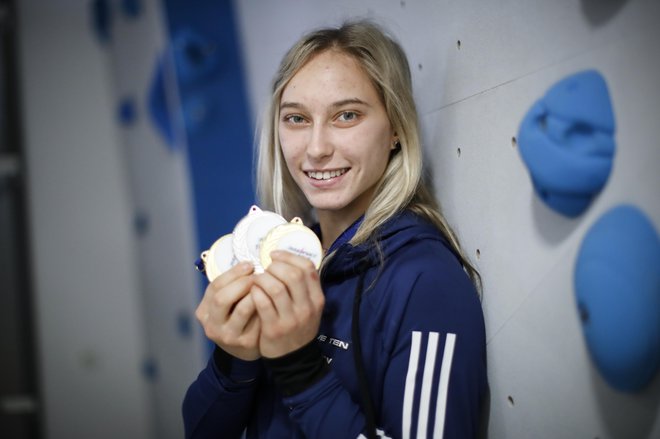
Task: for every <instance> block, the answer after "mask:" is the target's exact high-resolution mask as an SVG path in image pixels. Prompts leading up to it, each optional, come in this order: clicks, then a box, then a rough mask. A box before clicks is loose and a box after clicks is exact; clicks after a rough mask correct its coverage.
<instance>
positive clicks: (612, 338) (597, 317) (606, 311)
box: [574, 205, 660, 392]
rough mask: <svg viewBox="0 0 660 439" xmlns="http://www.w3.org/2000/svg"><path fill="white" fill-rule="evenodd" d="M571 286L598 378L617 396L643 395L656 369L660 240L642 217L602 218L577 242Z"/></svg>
mask: <svg viewBox="0 0 660 439" xmlns="http://www.w3.org/2000/svg"><path fill="white" fill-rule="evenodd" d="M574 282H575V295H576V301H577V307H578V313H579V316H580V320H581V323H582V329H583V332H584V337H585V340H586V342H587V346H588V348H589V352H590V354H591V358H592V360H593V361H594V363H595V365H596V367H597V368H598V370H599V372H600V374H601V375H602V376H603V378H604V379H605V381H607V383H609V384H610V385H611V386H612V387H613V388H615V389H617V390H620V391H623V392H635V391H638V390H641V389H643V388H644V387H645V386H646V385H647V384H648V383H649V382H650V381H651V380H652V379H653V377H654V376H655V375H656V374H657V372H658V369H659V368H660V238H659V237H658V234H657V232H656V231H655V229H654V227H653V224H652V223H651V221H650V220H649V219H648V218H647V217H646V216H645V215H644V213H642V212H641V211H640V210H639V209H637V208H635V207H633V206H629V205H624V206H619V207H616V208H614V209H612V210H610V211H608V212H607V213H605V214H604V215H603V216H602V217H601V218H600V219H599V220H598V221H597V222H596V223H595V224H594V225H593V226H592V227H591V229H590V230H589V231H588V232H587V234H586V236H585V238H584V241H583V242H582V245H581V247H580V251H579V254H578V257H577V261H576V267H575V276H574Z"/></svg>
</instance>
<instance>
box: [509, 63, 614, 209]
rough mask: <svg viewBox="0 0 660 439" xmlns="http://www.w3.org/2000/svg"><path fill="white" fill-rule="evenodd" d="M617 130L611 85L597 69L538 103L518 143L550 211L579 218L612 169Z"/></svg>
mask: <svg viewBox="0 0 660 439" xmlns="http://www.w3.org/2000/svg"><path fill="white" fill-rule="evenodd" d="M615 131H616V127H615V122H614V113H613V110H612V105H611V102H610V96H609V92H608V90H607V84H606V83H605V79H604V78H603V77H602V75H601V74H600V73H598V72H597V71H595V70H587V71H584V72H580V73H576V74H574V75H571V76H569V77H567V78H564V79H563V80H561V81H559V82H558V83H557V84H555V85H554V86H552V87H551V88H550V89H549V90H548V92H547V93H546V94H545V96H544V97H543V98H541V99H539V100H538V101H537V102H535V103H534V105H533V106H532V108H531V109H530V110H529V111H528V112H527V114H526V115H525V117H524V119H523V121H522V123H521V124H520V130H519V133H518V144H519V145H520V155H521V156H522V159H523V161H524V163H525V165H526V166H527V168H528V170H529V173H530V176H531V179H532V183H533V185H534V190H535V192H536V193H537V194H538V196H539V197H540V198H541V199H542V200H543V202H544V203H545V204H546V205H547V206H549V207H550V208H552V209H554V210H555V211H557V212H559V213H561V214H563V215H565V216H568V217H576V216H578V215H580V214H581V213H582V212H583V211H584V210H585V209H586V208H587V207H588V206H589V205H590V204H591V202H592V201H593V199H594V198H595V197H596V195H598V193H599V192H600V191H601V190H602V189H603V187H604V186H605V183H606V182H607V179H608V177H609V175H610V171H611V169H612V161H613V159H614V152H615V140H614V133H615Z"/></svg>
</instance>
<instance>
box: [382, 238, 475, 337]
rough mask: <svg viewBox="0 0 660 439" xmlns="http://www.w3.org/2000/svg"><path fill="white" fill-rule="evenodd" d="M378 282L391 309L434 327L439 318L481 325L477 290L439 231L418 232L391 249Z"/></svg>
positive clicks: (444, 322) (446, 323)
mask: <svg viewBox="0 0 660 439" xmlns="http://www.w3.org/2000/svg"><path fill="white" fill-rule="evenodd" d="M381 282H382V283H381ZM379 283H380V284H381V285H387V287H386V288H387V290H388V294H386V296H388V297H387V298H386V297H383V298H382V299H383V300H385V301H387V302H389V304H388V305H389V306H388V308H390V312H391V313H395V314H398V313H403V314H404V315H409V316H414V318H416V319H419V322H420V324H422V322H428V323H430V324H432V326H434V327H435V325H436V324H438V323H439V322H442V325H443V326H462V325H463V324H471V325H474V324H476V325H477V326H479V327H481V326H483V313H482V309H481V302H480V300H479V296H478V293H477V290H476V288H475V286H474V284H473V283H472V281H471V279H470V278H469V276H468V275H467V273H466V272H465V270H464V269H463V266H462V265H461V263H460V261H459V259H458V258H457V256H456V255H455V254H454V253H453V251H452V249H451V248H450V247H449V244H448V243H447V242H446V241H445V240H444V238H442V237H441V236H440V234H439V232H438V233H437V234H435V235H434V234H430V235H424V234H419V235H418V237H417V238H415V239H411V240H410V241H409V242H408V243H407V244H406V245H405V246H401V247H400V248H399V249H397V251H395V252H393V253H391V254H390V255H389V257H388V258H387V260H386V261H385V263H384V264H383V267H382V271H381V274H380V279H379ZM376 300H378V299H376ZM401 317H402V318H403V317H404V316H403V315H402V316H401ZM470 321H471V322H472V323H469V322H470ZM429 329H430V328H429Z"/></svg>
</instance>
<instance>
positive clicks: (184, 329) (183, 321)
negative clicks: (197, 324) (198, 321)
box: [176, 311, 193, 338]
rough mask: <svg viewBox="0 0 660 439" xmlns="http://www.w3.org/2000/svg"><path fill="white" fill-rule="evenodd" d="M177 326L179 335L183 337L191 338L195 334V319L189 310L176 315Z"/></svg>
mask: <svg viewBox="0 0 660 439" xmlns="http://www.w3.org/2000/svg"><path fill="white" fill-rule="evenodd" d="M176 327H177V331H178V333H179V335H180V336H181V337H183V338H190V337H191V336H192V335H193V319H192V317H191V316H190V313H189V312H185V311H180V312H179V314H178V315H177V317H176Z"/></svg>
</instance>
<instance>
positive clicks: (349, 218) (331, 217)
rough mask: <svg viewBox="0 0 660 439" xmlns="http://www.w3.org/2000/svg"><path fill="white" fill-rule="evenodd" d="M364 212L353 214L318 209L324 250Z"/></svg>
mask: <svg viewBox="0 0 660 439" xmlns="http://www.w3.org/2000/svg"><path fill="white" fill-rule="evenodd" d="M363 214H364V212H360V213H355V214H353V215H345V214H341V215H339V214H336V212H331V211H318V212H317V218H318V220H319V226H320V227H321V245H322V246H323V250H324V251H327V250H328V249H329V248H330V246H331V245H332V244H333V243H334V242H335V240H337V238H339V235H341V234H342V233H343V232H344V230H346V229H348V228H349V227H350V226H351V224H353V223H354V222H355V221H357V219H358V218H360V217H361V216H362V215H363Z"/></svg>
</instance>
